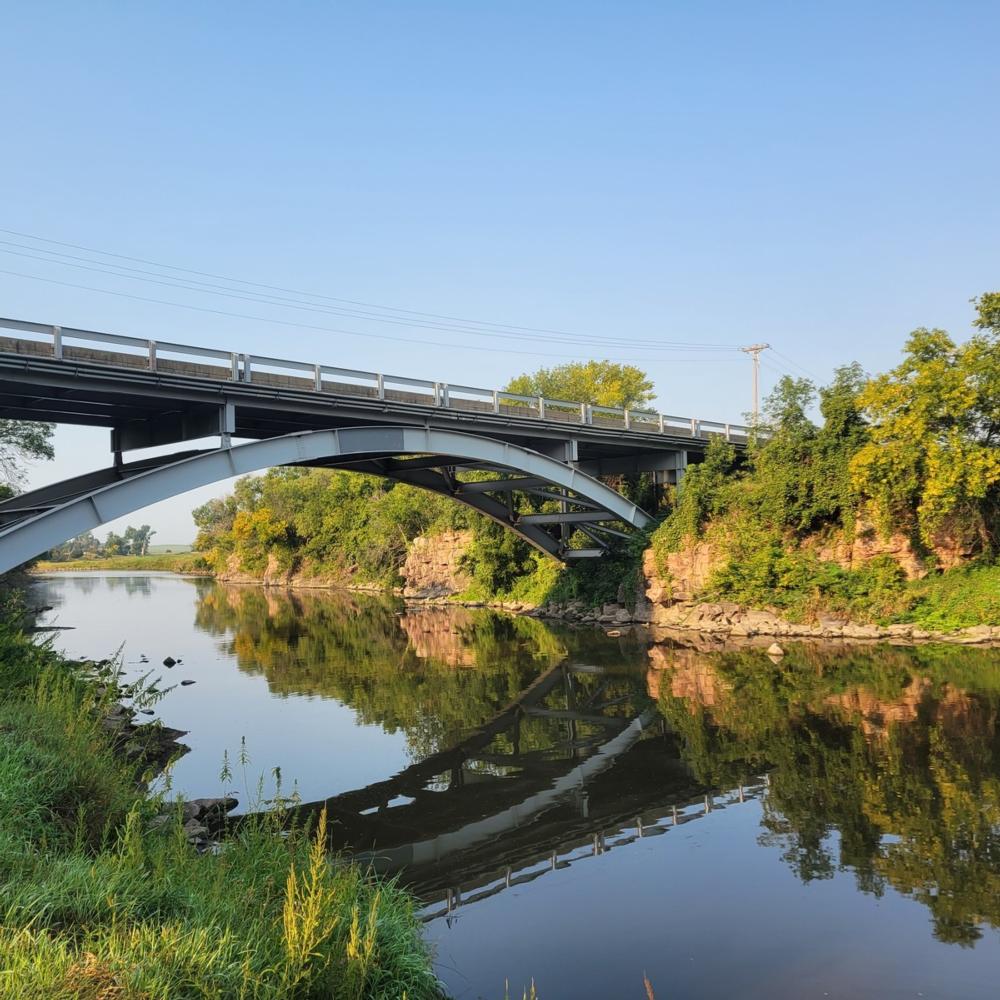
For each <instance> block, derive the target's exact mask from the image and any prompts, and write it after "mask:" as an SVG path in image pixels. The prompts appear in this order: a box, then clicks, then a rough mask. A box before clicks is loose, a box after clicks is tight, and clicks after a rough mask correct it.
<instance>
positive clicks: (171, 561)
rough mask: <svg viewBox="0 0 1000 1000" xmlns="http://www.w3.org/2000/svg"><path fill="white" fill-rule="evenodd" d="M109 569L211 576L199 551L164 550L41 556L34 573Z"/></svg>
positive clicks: (32, 569)
mask: <svg viewBox="0 0 1000 1000" xmlns="http://www.w3.org/2000/svg"><path fill="white" fill-rule="evenodd" d="M108 570H143V571H148V572H150V573H163V572H165V573H181V574H184V575H186V576H211V575H212V571H211V569H209V567H208V564H207V563H206V562H205V560H204V559H203V558H202V556H201V555H199V553H197V552H161V553H154V554H152V555H146V556H103V557H101V558H97V559H67V560H64V561H61V562H54V561H51V560H47V559H41V560H39V561H38V562H36V563H34V564H33V565H32V567H31V572H32V573H76V572H80V571H86V572H95V573H96V572H101V571H103V572H107V571H108Z"/></svg>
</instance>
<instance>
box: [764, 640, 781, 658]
mask: <svg viewBox="0 0 1000 1000" xmlns="http://www.w3.org/2000/svg"><path fill="white" fill-rule="evenodd" d="M767 655H768V656H784V655H785V651H784V650H783V649H782V648H781V647H780V646H779V645H778V644H777V643H776V642H772V643H771V645H770V646H768V647H767Z"/></svg>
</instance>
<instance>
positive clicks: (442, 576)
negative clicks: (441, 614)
mask: <svg viewBox="0 0 1000 1000" xmlns="http://www.w3.org/2000/svg"><path fill="white" fill-rule="evenodd" d="M471 542H472V532H471V531H446V532H443V533H442V534H439V535H420V536H418V537H417V538H414V539H413V542H412V544H411V545H410V550H409V552H407V554H406V562H405V563H403V566H402V568H401V569H400V571H399V572H400V575H401V576H402V577H403V580H404V585H403V596H404V597H413V598H418V599H422V600H427V599H429V598H435V597H450V596H451V595H452V594H460V593H461V592H462V591H463V590H466V589H468V587H469V586H470V584H471V583H472V578H471V577H470V576H469V574H468V573H466V572H465V570H464V569H462V565H461V561H462V556H463V554H464V553H465V550H466V549H467V548H468V547H469V544H470V543H471Z"/></svg>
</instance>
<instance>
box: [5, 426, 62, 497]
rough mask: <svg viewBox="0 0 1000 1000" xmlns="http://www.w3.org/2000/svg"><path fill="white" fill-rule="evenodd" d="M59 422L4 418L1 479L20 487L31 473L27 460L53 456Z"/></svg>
mask: <svg viewBox="0 0 1000 1000" xmlns="http://www.w3.org/2000/svg"><path fill="white" fill-rule="evenodd" d="M54 430H55V424H41V423H35V422H33V421H28V420H0V481H2V482H3V483H5V484H6V485H7V486H8V487H10V488H11V489H14V490H16V489H17V488H18V487H20V486H21V485H22V484H23V483H24V480H25V478H26V477H27V473H28V470H27V469H26V468H25V463H27V462H30V461H33V460H37V459H51V458H52V457H53V456H54V454H55V452H54V451H53V449H52V432H53V431H54Z"/></svg>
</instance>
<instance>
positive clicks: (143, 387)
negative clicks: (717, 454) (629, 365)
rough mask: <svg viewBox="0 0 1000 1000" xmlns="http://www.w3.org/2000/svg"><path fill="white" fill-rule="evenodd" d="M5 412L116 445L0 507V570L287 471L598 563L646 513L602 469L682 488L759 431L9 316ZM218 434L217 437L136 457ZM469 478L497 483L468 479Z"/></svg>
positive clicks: (0, 335) (1, 360)
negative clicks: (460, 516)
mask: <svg viewBox="0 0 1000 1000" xmlns="http://www.w3.org/2000/svg"><path fill="white" fill-rule="evenodd" d="M0 419H7V420H39V421H52V422H55V423H65V424H75V425H78V426H85V427H104V428H107V429H108V430H109V431H110V432H111V434H110V436H111V451H112V453H113V455H114V462H113V464H112V465H111V466H110V467H108V468H105V469H100V470H98V471H95V472H92V473H89V474H87V475H84V476H78V477H76V478H74V479H70V480H67V481H65V482H62V483H58V484H55V485H52V486H48V487H44V488H42V489H37V490H34V491H32V492H30V493H27V494H23V495H21V496H18V497H15V498H13V499H10V500H7V501H5V502H3V503H0V572H5V571H6V570H8V569H11V568H13V567H14V566H18V565H20V564H21V563H23V562H25V561H27V560H28V559H31V558H33V557H35V556H37V555H39V554H41V553H42V552H45V551H47V550H48V549H49V548H51V547H52V546H53V545H56V544H58V543H60V542H63V541H65V540H66V539H67V538H71V537H73V536H74V535H77V534H80V533H81V532H84V531H88V530H92V529H94V528H96V527H99V526H100V525H102V524H105V523H107V522H108V521H112V520H114V519H116V518H119V517H122V516H124V515H126V514H130V513H132V512H133V511H136V510H139V509H141V508H142V507H145V506H147V505H148V504H151V503H155V502H156V501H158V500H164V499H167V498H168V497H172V496H176V495H177V494H179V493H184V492H186V491H188V490H191V489H195V488H197V487H199V486H205V485H208V484H211V483H214V482H219V481H220V480H224V479H227V478H229V477H231V476H236V475H244V474H247V473H251V472H256V471H259V470H261V469H264V468H268V467H271V466H282V465H298V466H302V465H305V466H321V467H323V466H325V467H329V468H343V469H353V470H355V471H358V472H368V473H373V474H375V475H379V476H384V477H386V478H390V479H395V480H398V481H399V482H404V483H410V484H411V485H413V486H419V487H421V488H423V489H427V490H431V491H432V492H435V493H440V494H443V495H445V496H450V497H452V498H454V499H455V500H457V501H458V502H460V503H464V504H466V505H467V506H469V507H471V508H473V509H474V510H476V511H478V512H479V513H481V514H485V515H486V516H487V517H490V518H492V519H493V520H494V521H496V522H498V523H499V524H501V525H503V526H504V527H505V528H508V529H510V530H511V531H514V532H515V533H516V534H518V535H520V536H521V537H522V538H523V539H524V540H525V541H527V542H529V543H530V544H531V545H533V546H535V548H537V549H539V550H540V551H542V552H545V553H547V554H548V555H551V556H554V557H555V558H557V559H563V560H569V559H578V558H591V557H595V556H599V555H601V554H602V553H603V552H604V551H606V549H607V548H608V547H609V545H610V544H611V543H612V541H613V540H614V539H616V538H619V537H621V536H623V535H627V534H628V533H629V532H631V531H633V530H634V529H636V528H642V527H643V526H645V525H646V524H648V523H649V520H650V519H649V517H648V516H647V515H646V514H645V513H643V511H641V510H640V509H639V508H638V507H636V506H635V505H634V504H632V503H631V502H630V501H628V500H627V499H626V498H625V497H623V496H621V495H620V494H619V493H618V492H616V491H615V490H613V489H611V488H610V487H609V486H607V485H605V484H604V483H602V482H601V479H600V477H602V476H603V477H607V476H616V475H622V474H625V475H635V474H638V473H651V474H652V476H653V482H654V484H656V485H657V486H662V485H666V484H675V483H677V482H679V481H680V478H681V476H682V475H683V474H684V469H685V468H686V467H687V465H688V462H689V461H698V460H699V459H700V458H701V457H702V456H703V455H704V452H705V449H706V448H707V447H708V445H709V442H710V441H711V440H712V439H715V438H723V439H724V440H726V441H729V442H732V444H733V445H734V447H736V448H743V447H745V446H746V444H747V442H748V441H749V439H750V436H751V434H752V430H751V428H748V427H742V426H739V425H736V424H729V423H719V422H717V421H709V420H700V419H695V418H688V417H678V416H671V415H670V414H665V413H657V412H652V411H646V410H633V409H619V408H615V407H608V406H594V405H591V404H588V403H581V402H573V401H568V400H559V399H545V398H542V397H540V396H538V397H533V396H521V395H517V394H515V393H511V392H507V391H506V390H499V389H484V388H478V387H475V386H467V385H456V384H454V383H452V384H449V383H447V382H434V381H428V380H426V379H417V378H412V377H410V376H400V375H386V374H381V373H377V372H364V371H357V370H354V369H346V368H336V367H331V366H329V365H323V364H312V363H305V362H301V361H289V360H284V359H280V358H272V357H262V356H259V355H253V354H245V353H239V352H235V351H227V350H218V349H214V348H207V347H202V346H193V345H189V344H182V343H174V342H168V341H154V340H147V339H144V338H141V337H132V336H124V335H121V334H112V333H100V332H97V331H94V330H83V329H77V328H74V327H65V326H52V325H48V324H44V323H35V322H28V321H26V320H13V319H0ZM208 438H217V439H218V440H219V441H220V446H219V447H211V448H207V449H204V450H199V451H192V450H186V451H178V452H177V453H175V454H172V455H169V456H161V457H157V458H146V459H141V460H139V461H132V462H127V463H126V462H125V461H124V458H123V456H124V455H125V454H126V453H128V452H134V451H139V450H142V449H148V448H160V447H162V446H165V445H167V446H176V447H179V448H184V447H186V448H188V449H190V448H192V447H193V446H194V443H195V442H204V440H205V439H208ZM234 440H241V441H247V442H248V443H245V444H244V443H241V444H237V445H234V444H233V443H232V442H233V441H234ZM201 447H202V448H204V445H203V444H202V445H201ZM465 470H476V471H477V472H478V473H479V474H480V475H477V476H476V477H475V478H476V479H477V480H480V479H481V474H483V473H485V474H486V477H487V478H485V479H481V481H476V482H472V481H470V478H469V477H468V476H464V477H463V476H462V475H461V473H462V472H464V471H465ZM525 495H527V496H528V497H529V498H531V499H532V500H536V501H537V500H539V499H540V500H543V501H550V502H549V503H547V504H546V508H547V509H546V510H545V511H538V510H537V509H529V510H522V509H521V507H523V506H526V504H525V501H524V496H525ZM533 506H534V507H535V508H537V507H538V504H537V503H535V504H534V505H533ZM580 539H584V541H583V543H582V544H574V543H579V541H580Z"/></svg>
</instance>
